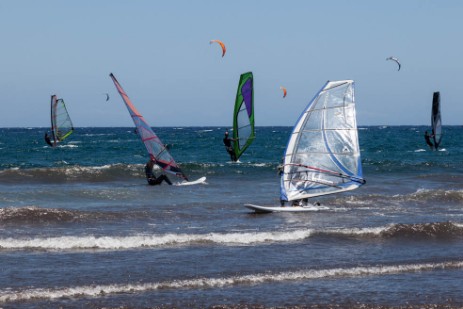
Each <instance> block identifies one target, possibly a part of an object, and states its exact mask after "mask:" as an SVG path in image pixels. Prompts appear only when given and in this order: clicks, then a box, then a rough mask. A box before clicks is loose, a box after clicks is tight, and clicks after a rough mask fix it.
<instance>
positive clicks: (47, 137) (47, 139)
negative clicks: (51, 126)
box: [44, 132, 53, 147]
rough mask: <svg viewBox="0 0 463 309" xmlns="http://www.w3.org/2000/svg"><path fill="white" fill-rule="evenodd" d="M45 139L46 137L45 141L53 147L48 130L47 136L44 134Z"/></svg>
mask: <svg viewBox="0 0 463 309" xmlns="http://www.w3.org/2000/svg"><path fill="white" fill-rule="evenodd" d="M44 139H45V142H46V143H47V144H48V145H50V146H51V147H53V144H52V142H51V140H50V137H49V136H48V132H45V136H44Z"/></svg>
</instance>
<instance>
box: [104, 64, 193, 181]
mask: <svg viewBox="0 0 463 309" xmlns="http://www.w3.org/2000/svg"><path fill="white" fill-rule="evenodd" d="M109 76H110V77H111V79H112V80H113V82H114V85H115V86H116V88H117V91H118V92H119V94H120V95H121V97H122V100H123V101H124V103H125V106H126V107H127V109H128V111H129V113H130V116H131V117H132V120H133V123H134V124H135V126H136V128H137V132H138V135H139V136H140V138H141V140H142V142H143V144H145V147H146V150H147V151H148V153H149V155H150V158H151V159H152V160H154V161H155V163H156V165H158V166H159V167H160V168H162V169H163V170H164V171H165V172H167V173H170V174H174V175H176V176H178V177H180V178H182V179H185V180H188V178H187V176H186V175H185V174H184V173H183V172H182V170H181V169H180V167H179V166H178V165H177V163H175V160H174V158H172V156H171V155H170V153H169V151H167V148H166V145H165V144H163V143H162V142H161V140H160V139H159V137H158V136H157V135H156V134H155V133H154V131H153V130H152V129H151V127H150V126H149V125H148V123H147V122H146V121H145V119H144V118H143V116H142V115H141V114H140V113H139V112H138V110H137V109H136V108H135V106H134V105H133V104H132V102H131V101H130V99H129V97H128V96H127V94H126V93H125V91H124V89H122V87H121V85H120V84H119V82H118V81H117V79H116V77H114V75H113V74H112V73H111V74H109Z"/></svg>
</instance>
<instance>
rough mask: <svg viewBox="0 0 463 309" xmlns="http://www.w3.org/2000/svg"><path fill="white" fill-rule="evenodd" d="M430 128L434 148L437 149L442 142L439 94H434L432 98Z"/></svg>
mask: <svg viewBox="0 0 463 309" xmlns="http://www.w3.org/2000/svg"><path fill="white" fill-rule="evenodd" d="M431 126H432V133H433V139H434V147H435V148H436V149H437V147H439V144H440V142H441V140H442V120H441V115H440V92H439V91H437V92H434V93H433V96H432V111H431Z"/></svg>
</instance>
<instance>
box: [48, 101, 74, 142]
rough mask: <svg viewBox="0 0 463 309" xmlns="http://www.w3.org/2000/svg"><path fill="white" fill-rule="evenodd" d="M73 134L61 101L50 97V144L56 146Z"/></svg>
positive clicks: (69, 119)
mask: <svg viewBox="0 0 463 309" xmlns="http://www.w3.org/2000/svg"><path fill="white" fill-rule="evenodd" d="M72 132H74V126H73V125H72V121H71V117H69V113H68V111H67V109H66V104H64V100H63V99H58V98H57V96H56V95H52V96H51V139H50V140H51V143H52V145H53V146H56V144H58V143H59V142H61V141H63V140H65V139H66V138H67V137H68V136H69V135H71V134H72Z"/></svg>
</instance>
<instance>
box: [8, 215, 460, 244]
mask: <svg viewBox="0 0 463 309" xmlns="http://www.w3.org/2000/svg"><path fill="white" fill-rule="evenodd" d="M0 214H1V213H0ZM39 215H40V214H38V216H39ZM51 216H59V217H66V216H69V217H70V218H73V216H74V214H72V213H66V212H64V213H62V214H54V213H53V212H51ZM2 217H5V215H2ZM2 220H3V219H2ZM7 220H11V219H7ZM68 220H72V219H68ZM314 236H324V237H326V236H328V237H356V238H368V239H371V238H379V239H389V238H410V237H413V238H423V239H434V238H439V239H446V238H449V239H450V238H455V237H461V236H463V224H455V223H451V222H442V223H420V224H392V225H390V226H386V227H371V228H342V229H323V230H311V229H298V230H291V231H268V232H245V233H240V232H236V233H207V234H188V233H166V234H134V235H127V236H95V235H83V236H82V235H81V236H49V237H43V236H42V237H30V238H27V237H22V238H12V237H9V238H0V248H1V250H72V251H76V250H89V249H99V250H132V249H143V248H159V247H161V248H163V247H178V246H194V245H196V246H197V245H211V244H212V245H224V246H236V245H240V246H242V245H265V244H274V243H289V242H298V241H304V240H305V239H308V238H310V237H314Z"/></svg>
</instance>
